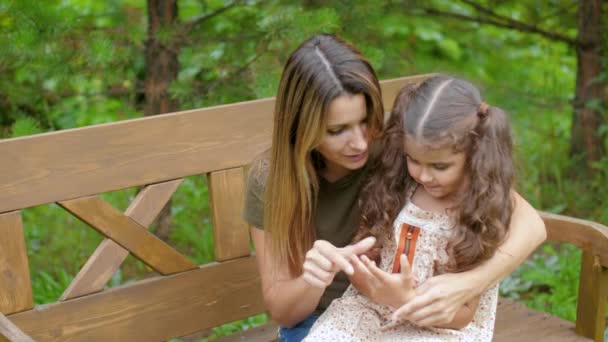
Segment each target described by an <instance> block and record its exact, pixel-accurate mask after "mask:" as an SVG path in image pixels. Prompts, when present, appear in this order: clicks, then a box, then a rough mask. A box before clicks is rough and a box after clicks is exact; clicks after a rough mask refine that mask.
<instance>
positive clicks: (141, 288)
mask: <svg viewBox="0 0 608 342" xmlns="http://www.w3.org/2000/svg"><path fill="white" fill-rule="evenodd" d="M264 311H265V309H264V302H263V299H262V289H261V287H260V281H259V275H258V273H257V269H256V266H255V260H254V257H245V258H239V259H235V260H230V261H226V262H224V263H213V264H207V265H204V266H202V267H200V268H197V269H196V270H192V271H187V272H182V273H179V274H174V275H170V276H158V277H155V278H151V279H146V280H143V281H140V282H138V283H137V284H130V285H126V286H123V287H119V288H112V289H109V290H106V291H104V292H101V293H96V294H92V295H89V296H85V297H80V298H76V299H72V300H68V301H65V302H59V303H53V304H48V305H44V306H40V307H37V308H35V309H33V310H30V311H26V312H21V313H18V314H14V315H11V316H9V317H8V318H9V319H11V320H12V321H13V323H15V324H16V325H17V326H18V327H20V328H21V329H22V330H23V331H24V332H26V333H27V334H29V335H30V336H31V337H32V338H34V339H36V341H67V340H70V341H163V340H168V339H170V338H173V337H178V336H185V335H189V334H193V333H195V332H197V331H200V330H203V329H207V328H211V327H214V326H218V325H220V324H224V323H228V322H232V321H235V320H238V319H242V318H245V317H249V316H253V315H256V314H259V313H262V312H264Z"/></svg>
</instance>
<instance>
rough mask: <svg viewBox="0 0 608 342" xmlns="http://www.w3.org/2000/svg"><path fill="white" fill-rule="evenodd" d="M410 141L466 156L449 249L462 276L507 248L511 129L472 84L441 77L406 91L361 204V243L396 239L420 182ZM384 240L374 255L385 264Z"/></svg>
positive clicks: (452, 265) (447, 268)
mask: <svg viewBox="0 0 608 342" xmlns="http://www.w3.org/2000/svg"><path fill="white" fill-rule="evenodd" d="M406 136H407V137H410V138H413V139H415V140H416V141H418V142H421V143H423V144H425V145H427V146H429V147H430V148H438V147H445V146H452V147H453V148H454V151H455V152H464V153H465V155H466V165H465V173H466V174H465V184H466V186H465V187H464V191H462V192H461V193H460V194H459V196H458V198H457V201H456V203H457V204H456V205H455V206H454V207H453V208H450V212H449V214H450V216H451V217H452V218H453V222H454V224H455V227H454V233H453V235H452V236H451V238H450V241H449V244H448V255H450V264H449V265H446V266H445V267H444V271H447V272H462V271H466V270H469V269H472V268H474V267H475V266H477V265H479V264H480V263H482V262H483V261H485V260H487V259H489V258H491V257H492V256H493V255H494V253H495V251H496V250H497V249H498V247H499V246H500V244H501V243H502V242H503V240H504V238H505V236H506V234H507V232H508V228H509V222H510V218H511V214H512V213H513V206H514V204H513V199H512V196H511V189H512V186H513V178H514V171H513V160H512V156H511V151H512V138H511V129H510V125H509V122H508V119H507V116H506V114H505V112H504V111H502V110H501V109H499V108H496V107H490V106H487V105H486V104H485V103H484V102H483V101H482V99H481V95H480V93H479V90H478V89H477V88H476V87H475V86H473V85H472V84H471V83H469V82H467V81H464V80H460V79H456V78H449V77H446V76H435V77H431V78H428V79H426V80H424V81H423V82H422V83H420V84H415V85H408V86H406V87H404V88H403V89H401V91H400V92H399V94H398V95H397V98H396V99H395V103H394V106H393V111H392V113H391V117H390V118H389V120H388V122H387V124H386V129H385V131H384V134H383V136H382V138H381V139H382V141H381V142H382V147H383V150H382V154H381V156H380V157H379V158H378V159H376V160H375V162H374V164H373V165H372V173H371V175H370V177H369V178H368V180H367V182H366V184H365V185H364V187H363V189H362V191H361V194H360V198H359V206H360V207H361V213H362V216H361V224H360V228H359V231H358V233H357V234H356V236H355V240H356V241H358V240H360V239H362V238H364V237H366V236H369V235H373V236H376V237H385V238H389V239H392V238H393V221H394V220H395V219H396V217H397V215H398V214H399V211H400V210H401V208H403V206H404V205H405V203H406V201H407V198H406V194H408V193H409V192H410V191H411V190H413V188H414V187H416V183H415V182H414V180H413V179H412V178H411V177H410V176H409V173H408V171H407V162H406V157H405V151H404V142H405V138H406ZM385 243H386V240H380V239H378V240H377V246H376V248H375V249H374V250H373V251H372V252H371V253H369V256H370V257H371V258H373V259H375V260H378V255H379V253H378V252H379V248H380V247H381V246H382V245H384V244H385Z"/></svg>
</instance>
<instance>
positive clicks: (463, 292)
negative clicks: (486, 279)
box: [393, 273, 481, 327]
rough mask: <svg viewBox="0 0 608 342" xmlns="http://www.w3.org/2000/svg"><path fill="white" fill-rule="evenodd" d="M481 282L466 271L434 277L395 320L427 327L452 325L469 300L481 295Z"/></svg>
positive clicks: (400, 310)
mask: <svg viewBox="0 0 608 342" xmlns="http://www.w3.org/2000/svg"><path fill="white" fill-rule="evenodd" d="M477 284H479V282H477V281H475V280H474V279H470V278H469V277H467V275H466V274H464V273H446V274H442V275H437V276H434V277H431V278H429V279H427V280H426V281H425V282H424V283H422V284H421V285H420V286H419V287H418V288H416V296H415V297H414V298H412V299H411V300H410V301H409V302H407V303H406V304H405V305H403V306H402V307H400V308H399V309H397V310H396V311H395V312H394V313H393V319H395V320H408V321H410V322H413V323H415V324H417V325H419V326H424V327H430V326H441V325H445V324H449V323H450V322H452V321H453V320H454V317H455V315H456V313H457V312H458V311H459V310H460V309H461V308H462V306H463V305H464V304H465V303H467V302H469V301H472V300H474V299H475V297H477V296H478V295H479V293H480V292H481V290H480V289H479V288H478V286H477Z"/></svg>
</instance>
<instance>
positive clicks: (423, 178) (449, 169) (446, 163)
mask: <svg viewBox="0 0 608 342" xmlns="http://www.w3.org/2000/svg"><path fill="white" fill-rule="evenodd" d="M405 153H406V157H407V170H408V172H409V174H410V176H411V177H412V178H413V179H414V180H415V181H416V182H417V183H418V184H420V185H422V186H423V187H424V189H425V190H426V192H427V193H428V194H429V195H431V196H432V197H434V198H437V199H448V198H452V196H453V195H455V194H456V193H457V192H458V191H460V189H461V187H462V186H463V183H464V176H465V168H464V167H465V162H466V158H465V153H464V152H454V149H453V148H452V146H446V147H442V148H429V147H428V145H423V144H420V143H419V142H417V141H416V139H413V138H411V137H409V136H407V137H406V138H405Z"/></svg>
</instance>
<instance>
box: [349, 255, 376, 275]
mask: <svg viewBox="0 0 608 342" xmlns="http://www.w3.org/2000/svg"><path fill="white" fill-rule="evenodd" d="M349 260H350V263H351V265H353V268H354V269H355V273H359V274H363V275H365V277H367V278H369V277H373V276H372V274H371V273H370V271H369V269H368V268H367V266H365V264H364V263H362V262H361V260H360V259H359V257H358V256H356V255H354V254H353V255H351V256H350V258H349Z"/></svg>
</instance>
